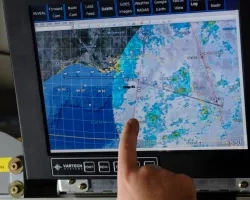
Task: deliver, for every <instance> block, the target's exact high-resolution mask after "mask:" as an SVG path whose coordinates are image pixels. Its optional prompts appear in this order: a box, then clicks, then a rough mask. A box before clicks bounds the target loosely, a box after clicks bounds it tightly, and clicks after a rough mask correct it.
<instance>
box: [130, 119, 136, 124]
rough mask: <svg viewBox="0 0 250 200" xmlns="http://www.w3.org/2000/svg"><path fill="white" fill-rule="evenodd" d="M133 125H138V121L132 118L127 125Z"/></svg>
mask: <svg viewBox="0 0 250 200" xmlns="http://www.w3.org/2000/svg"><path fill="white" fill-rule="evenodd" d="M134 123H138V120H137V119H134V118H132V119H130V120H128V124H134Z"/></svg>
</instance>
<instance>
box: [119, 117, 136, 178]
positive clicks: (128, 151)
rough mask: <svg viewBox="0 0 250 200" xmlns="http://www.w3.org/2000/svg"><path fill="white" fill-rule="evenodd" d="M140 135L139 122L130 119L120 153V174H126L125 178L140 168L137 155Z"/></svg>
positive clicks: (124, 131) (123, 134)
mask: <svg viewBox="0 0 250 200" xmlns="http://www.w3.org/2000/svg"><path fill="white" fill-rule="evenodd" d="M138 133H139V122H138V121H137V120H136V119H130V120H129V121H128V122H127V124H126V125H125V127H124V130H123V133H122V136H121V140H120V144H119V152H118V173H119V172H120V173H122V174H123V173H124V174H125V176H126V175H128V173H129V172H130V171H132V170H134V169H136V168H137V167H138V166H137V153H136V144H137V136H138ZM120 173H119V174H120Z"/></svg>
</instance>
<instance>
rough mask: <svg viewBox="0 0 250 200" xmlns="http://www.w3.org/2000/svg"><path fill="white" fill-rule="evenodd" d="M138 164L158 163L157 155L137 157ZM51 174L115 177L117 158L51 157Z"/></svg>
mask: <svg viewBox="0 0 250 200" xmlns="http://www.w3.org/2000/svg"><path fill="white" fill-rule="evenodd" d="M137 163H138V166H144V165H158V158H157V157H139V158H138V161H137ZM51 168H52V175H53V176H55V177H64V176H65V177H67V176H72V177H84V176H96V177H97V176H100V177H103V176H107V177H116V175H117V171H118V158H116V157H102V158H97V157H96V158H51Z"/></svg>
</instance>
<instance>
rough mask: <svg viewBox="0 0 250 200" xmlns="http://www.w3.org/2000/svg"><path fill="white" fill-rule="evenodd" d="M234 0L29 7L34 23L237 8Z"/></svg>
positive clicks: (99, 0)
mask: <svg viewBox="0 0 250 200" xmlns="http://www.w3.org/2000/svg"><path fill="white" fill-rule="evenodd" d="M237 4H238V3H237V0H84V1H82V2H79V3H78V4H47V5H39V6H32V7H31V14H32V18H33V20H34V21H35V22H41V21H64V20H77V19H78V20H79V19H96V18H107V17H125V16H141V15H154V14H170V13H177V14H180V13H189V12H209V11H219V10H234V9H237V7H238V6H237Z"/></svg>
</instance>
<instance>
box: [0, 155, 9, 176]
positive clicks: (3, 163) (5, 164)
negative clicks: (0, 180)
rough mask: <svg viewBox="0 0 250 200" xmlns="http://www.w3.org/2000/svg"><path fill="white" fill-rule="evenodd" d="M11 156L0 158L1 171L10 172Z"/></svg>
mask: <svg viewBox="0 0 250 200" xmlns="http://www.w3.org/2000/svg"><path fill="white" fill-rule="evenodd" d="M10 160H11V158H0V173H2V172H9V167H8V165H9V162H10Z"/></svg>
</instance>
